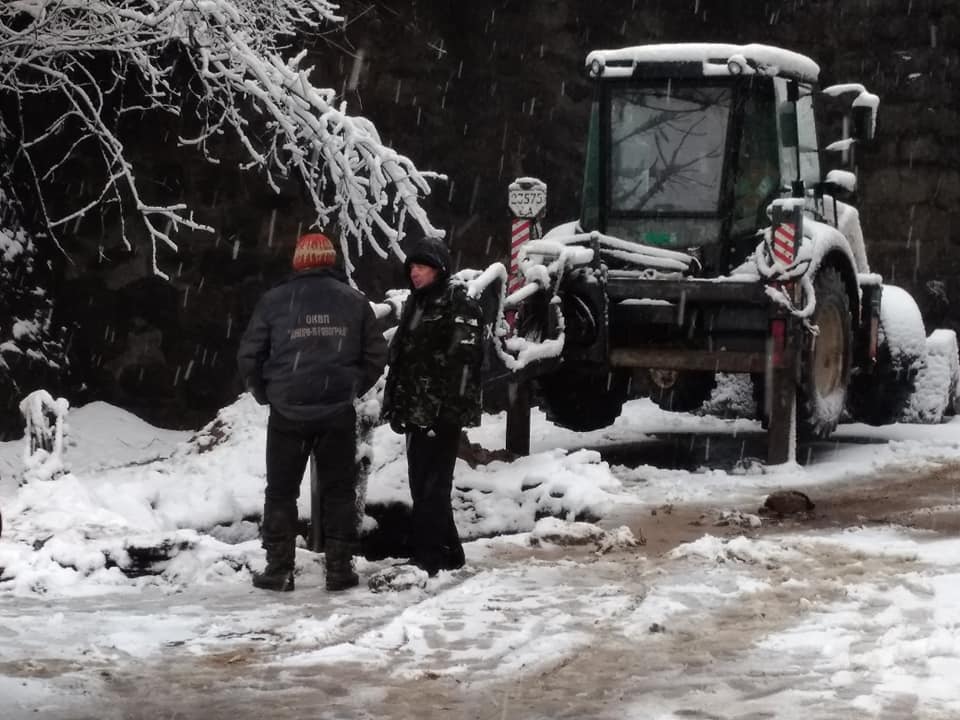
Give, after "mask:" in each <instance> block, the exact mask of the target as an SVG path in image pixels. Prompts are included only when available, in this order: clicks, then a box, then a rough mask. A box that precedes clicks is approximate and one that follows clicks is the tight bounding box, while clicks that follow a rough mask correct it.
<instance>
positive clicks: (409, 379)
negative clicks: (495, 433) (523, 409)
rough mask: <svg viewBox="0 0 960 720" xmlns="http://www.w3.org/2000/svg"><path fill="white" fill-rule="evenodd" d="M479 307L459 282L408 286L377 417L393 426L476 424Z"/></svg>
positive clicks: (404, 428)
mask: <svg viewBox="0 0 960 720" xmlns="http://www.w3.org/2000/svg"><path fill="white" fill-rule="evenodd" d="M482 333H483V312H482V309H481V307H480V304H479V303H478V302H477V301H476V300H473V299H471V298H470V297H468V296H467V291H466V288H465V287H464V286H463V285H459V284H454V283H450V282H448V281H446V280H445V279H444V280H441V281H438V282H436V283H434V284H433V285H431V286H429V287H427V288H423V289H422V290H420V291H414V292H412V293H411V294H410V297H409V298H408V299H407V302H406V303H405V304H404V307H403V312H402V314H401V317H400V323H399V325H398V326H397V331H396V334H395V335H394V336H393V341H392V342H391V343H390V350H389V354H388V357H387V363H388V364H389V366H390V370H389V373H388V374H387V384H386V388H385V390H384V398H383V418H384V419H385V420H388V421H389V422H390V425H391V426H392V427H393V428H394V430H397V431H398V432H405V431H407V430H409V429H412V428H413V427H421V428H428V427H436V426H437V425H438V424H439V423H444V424H450V425H459V426H465V425H466V426H471V425H479V424H480V408H481V399H480V385H481V377H480V364H481V362H482V359H483V346H482Z"/></svg>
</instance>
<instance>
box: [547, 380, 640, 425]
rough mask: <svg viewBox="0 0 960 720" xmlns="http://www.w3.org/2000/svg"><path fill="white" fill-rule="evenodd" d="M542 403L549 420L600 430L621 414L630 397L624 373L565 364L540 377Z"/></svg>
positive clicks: (557, 423) (559, 423) (554, 422)
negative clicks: (600, 371) (625, 401)
mask: <svg viewBox="0 0 960 720" xmlns="http://www.w3.org/2000/svg"><path fill="white" fill-rule="evenodd" d="M538 383H539V389H540V406H541V407H542V408H543V411H544V412H545V413H546V415H547V420H549V421H550V422H552V423H553V424H555V425H559V426H560V427H565V428H568V429H570V430H575V431H577V432H587V431H589V430H599V429H600V428H604V427H607V426H608V425H612V424H613V421H614V420H616V419H617V418H618V417H620V411H621V410H622V409H623V402H624V400H626V397H627V382H626V378H625V377H624V376H623V374H622V373H615V372H603V373H595V372H591V371H588V370H584V369H580V368H576V367H561V368H560V369H559V370H557V371H556V372H554V373H550V374H549V375H546V376H543V377H541V378H540V379H539V381H538Z"/></svg>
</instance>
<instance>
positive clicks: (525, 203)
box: [506, 177, 547, 332]
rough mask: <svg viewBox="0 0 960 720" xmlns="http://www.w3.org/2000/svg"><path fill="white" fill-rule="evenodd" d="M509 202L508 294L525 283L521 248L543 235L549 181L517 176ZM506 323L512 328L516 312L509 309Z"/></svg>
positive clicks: (509, 191)
mask: <svg viewBox="0 0 960 720" xmlns="http://www.w3.org/2000/svg"><path fill="white" fill-rule="evenodd" d="M507 204H508V205H509V206H510V213H511V214H512V216H513V220H512V222H511V223H510V274H509V277H508V279H507V294H508V295H509V294H511V293H513V292H516V291H517V290H519V289H520V288H521V287H522V286H523V275H522V274H521V272H520V248H522V247H523V244H524V243H525V242H527V241H528V240H530V239H531V238H533V239H536V238H538V237H540V220H541V219H542V218H543V212H544V210H545V209H546V207H547V185H546V183H544V182H543V181H542V180H538V179H537V178H530V177H523V178H517V179H516V180H514V181H513V182H512V183H510V188H509V190H508V195H507ZM506 320H507V324H508V325H509V326H510V329H511V332H512V331H513V328H514V324H515V323H516V312H515V311H513V310H510V311H508V312H507V313H506Z"/></svg>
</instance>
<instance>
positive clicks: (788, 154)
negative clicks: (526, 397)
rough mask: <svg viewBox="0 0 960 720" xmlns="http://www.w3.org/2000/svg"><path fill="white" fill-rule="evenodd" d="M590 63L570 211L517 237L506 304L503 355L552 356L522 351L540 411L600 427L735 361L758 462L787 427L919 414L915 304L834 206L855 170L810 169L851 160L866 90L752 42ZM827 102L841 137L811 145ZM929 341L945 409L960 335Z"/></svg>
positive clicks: (699, 400)
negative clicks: (577, 194) (631, 405)
mask: <svg viewBox="0 0 960 720" xmlns="http://www.w3.org/2000/svg"><path fill="white" fill-rule="evenodd" d="M586 66H587V72H588V73H589V76H590V78H591V79H592V81H593V83H594V85H595V91H596V92H595V99H594V101H593V104H592V109H591V116H590V126H589V133H588V138H587V147H586V167H585V170H584V184H583V193H582V207H581V211H580V216H579V218H578V219H577V220H575V221H572V222H568V223H566V224H563V225H561V226H558V227H556V228H554V229H552V230H551V231H549V232H548V233H546V234H545V235H544V236H543V237H542V238H540V239H536V240H531V241H529V242H527V243H526V244H525V245H524V246H523V248H522V250H521V254H520V263H519V266H520V273H521V274H522V276H523V278H524V281H525V285H524V286H523V287H521V288H520V289H519V290H517V291H515V292H513V293H511V295H510V296H509V297H508V298H507V307H508V308H510V307H512V308H515V310H516V312H517V319H516V328H515V333H514V337H513V338H511V340H509V341H508V343H507V349H508V351H510V352H512V353H513V355H514V356H515V357H517V356H520V355H521V354H522V353H523V352H528V354H529V351H530V349H531V348H533V347H535V346H536V347H540V348H546V347H553V348H554V349H556V350H557V351H558V352H556V353H554V354H555V355H556V357H555V358H553V359H552V360H551V359H550V358H546V357H544V356H546V355H549V354H551V353H549V352H542V351H541V352H540V353H539V354H537V355H536V357H535V363H533V364H535V365H536V367H537V368H538V369H537V371H536V373H535V374H536V384H537V386H538V388H537V389H538V394H539V397H540V402H541V405H542V407H543V408H544V409H545V411H546V413H547V416H548V417H549V418H550V419H551V420H552V421H553V422H555V423H557V424H559V425H562V426H565V427H569V428H571V429H574V430H591V429H596V428H600V427H603V426H606V425H609V424H610V423H612V422H613V421H614V420H615V419H616V418H617V417H618V415H619V414H620V412H621V408H622V405H623V402H624V401H625V399H627V398H628V397H632V396H636V395H638V394H642V393H644V392H645V393H647V394H649V395H650V396H651V397H652V399H653V400H654V401H655V402H657V403H658V404H660V405H661V406H663V407H665V408H669V409H674V410H681V411H687V410H694V409H696V408H699V407H700V406H701V405H703V403H704V401H705V400H706V399H707V398H708V397H709V396H710V393H711V391H712V389H713V388H714V386H715V382H716V377H717V374H718V373H748V374H750V375H751V376H752V378H753V381H754V388H755V395H756V397H757V399H758V403H757V406H758V413H760V414H762V417H763V420H764V422H766V423H767V424H768V431H769V435H770V449H769V455H770V457H769V459H770V461H771V462H781V461H784V460H787V459H789V458H790V457H792V452H793V447H794V445H793V438H794V437H795V436H796V433H795V432H794V431H795V430H798V431H799V433H800V435H801V437H804V436H805V437H808V438H825V437H827V436H828V435H830V433H831V432H833V430H834V429H835V428H836V426H837V424H838V422H840V420H841V418H843V417H845V416H849V417H850V418H851V419H853V420H860V421H865V422H868V423H872V424H885V423H888V422H892V421H895V420H897V419H899V418H902V417H904V416H905V414H906V415H909V414H910V413H911V412H913V414H914V416H915V417H916V418H920V417H922V416H923V412H918V411H917V410H916V408H914V410H912V411H911V410H910V408H911V399H912V397H913V395H914V387H915V384H916V382H917V376H918V374H919V373H922V372H923V371H924V369H925V368H926V367H927V364H926V362H925V360H926V355H927V351H926V345H927V338H926V336H925V332H924V329H923V322H922V319H921V316H920V312H919V310H918V309H917V306H916V304H915V302H914V301H913V299H912V298H911V297H910V295H909V294H908V293H906V292H905V291H903V290H901V289H899V288H895V287H891V286H887V285H884V284H883V283H882V280H881V278H880V276H879V275H877V274H876V273H874V272H871V268H870V266H869V263H868V260H867V252H866V247H865V244H864V239H863V235H862V232H861V225H860V219H859V215H858V212H857V210H856V209H855V208H854V207H852V206H851V205H849V204H847V203H846V202H844V199H847V200H849V199H850V196H851V195H852V193H853V192H854V190H855V186H856V177H855V175H854V174H853V172H850V171H849V170H841V169H838V170H833V171H831V172H829V173H826V174H825V175H824V174H823V173H822V171H821V167H822V164H821V161H822V153H823V152H824V151H831V152H839V153H843V154H844V156H845V161H846V165H845V166H846V167H848V168H849V167H852V158H853V155H854V152H855V151H856V149H857V147H858V144H861V143H865V142H868V141H869V140H871V139H872V138H873V135H874V131H875V127H876V117H877V108H878V98H877V97H876V96H875V95H872V94H870V93H869V92H868V91H867V90H866V89H864V88H863V87H862V86H860V85H857V84H848V85H837V86H833V87H829V88H826V89H818V86H817V79H818V75H819V67H818V66H817V64H816V63H815V62H814V61H812V60H811V59H809V58H807V57H804V56H802V55H799V54H797V53H794V52H790V51H787V50H783V49H779V48H774V47H770V46H765V45H746V46H736V45H721V44H677V45H647V46H640V47H631V48H624V49H621V50H612V51H595V52H592V53H590V54H589V55H588V57H587V59H586ZM828 96H829V97H832V98H834V99H833V100H831V101H830V104H832V105H833V106H841V105H842V107H843V108H844V113H843V116H844V117H843V127H844V131H845V132H844V134H845V135H848V138H847V139H845V140H841V141H838V142H835V143H832V144H831V145H829V146H828V147H822V146H821V145H820V144H819V138H818V135H819V133H818V129H819V128H818V124H817V114H816V113H815V109H817V106H818V104H819V103H820V102H822V101H825V98H826V97H828ZM848 97H851V98H852V102H850V103H849V104H848V103H847V98H848ZM838 164H839V163H838ZM931 341H932V342H933V344H934V345H935V346H936V348H937V350H936V353H935V354H936V355H937V357H942V358H944V360H943V363H942V364H944V365H946V366H949V368H948V370H947V371H946V372H947V375H948V377H947V379H946V380H945V381H943V382H941V381H940V380H939V379H936V380H937V382H933V383H932V384H933V385H936V386H937V387H938V388H942V390H936V391H933V392H935V393H936V392H939V393H940V395H941V398H939V399H938V401H937V403H936V404H937V406H938V407H940V408H941V410H940V413H939V414H940V415H941V416H942V413H943V411H946V410H949V407H950V406H951V405H952V403H953V400H954V398H955V396H956V391H957V380H956V375H957V372H956V366H957V361H956V354H957V350H956V338H955V336H954V335H953V333H946V334H941V335H939V336H938V337H937V338H935V339H934V338H933V337H932V338H931ZM550 342H552V346H548V344H547V343H550ZM561 348H562V349H561ZM931 365H936V363H933V364H931ZM938 367H939V365H938ZM931 372H933V370H931ZM937 372H939V371H937ZM940 374H942V373H940ZM928 380H929V379H928ZM928 384H930V382H928ZM927 415H928V416H927V417H926V418H924V419H927V420H931V419H939V417H935V418H934V417H930V416H929V415H930V413H927ZM933 415H937V413H936V412H934V413H933Z"/></svg>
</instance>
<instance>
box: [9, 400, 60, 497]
mask: <svg viewBox="0 0 960 720" xmlns="http://www.w3.org/2000/svg"><path fill="white" fill-rule="evenodd" d="M69 408H70V404H69V403H68V402H67V401H66V400H65V399H64V398H57V399H54V398H53V396H52V395H51V394H50V393H48V392H47V391H46V390H35V391H34V392H32V393H30V394H29V395H27V397H25V398H24V399H23V401H22V402H21V403H20V413H21V414H22V415H23V419H24V422H25V423H26V428H25V431H24V438H23V479H24V481H25V482H29V481H31V480H52V479H53V478H56V477H58V476H60V475H62V474H63V473H64V472H66V466H65V464H64V461H63V452H64V436H65V433H66V429H67V428H66V419H67V410H68V409H69Z"/></svg>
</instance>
